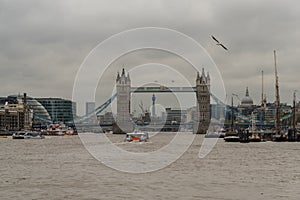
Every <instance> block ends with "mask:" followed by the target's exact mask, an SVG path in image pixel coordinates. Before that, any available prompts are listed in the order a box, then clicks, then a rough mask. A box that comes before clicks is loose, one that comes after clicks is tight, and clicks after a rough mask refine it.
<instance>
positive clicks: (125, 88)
mask: <svg viewBox="0 0 300 200" xmlns="http://www.w3.org/2000/svg"><path fill="white" fill-rule="evenodd" d="M116 87H117V119H116V123H115V124H114V125H113V133H128V132H132V131H133V128H134V127H133V124H132V122H131V117H130V101H131V94H130V89H131V80H130V77H129V73H128V74H127V76H126V74H125V69H124V68H123V70H122V74H121V75H120V74H119V73H118V75H117V79H116Z"/></svg>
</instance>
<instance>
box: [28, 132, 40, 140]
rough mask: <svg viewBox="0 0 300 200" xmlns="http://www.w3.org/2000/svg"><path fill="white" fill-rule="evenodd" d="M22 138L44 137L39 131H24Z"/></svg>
mask: <svg viewBox="0 0 300 200" xmlns="http://www.w3.org/2000/svg"><path fill="white" fill-rule="evenodd" d="M23 136H24V139H44V138H45V136H44V135H42V134H41V133H40V132H26V133H25V134H24V135H23Z"/></svg>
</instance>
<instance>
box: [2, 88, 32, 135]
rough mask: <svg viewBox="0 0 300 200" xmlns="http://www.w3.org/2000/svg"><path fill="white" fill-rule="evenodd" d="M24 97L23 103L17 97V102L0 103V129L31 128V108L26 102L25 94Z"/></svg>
mask: <svg viewBox="0 0 300 200" xmlns="http://www.w3.org/2000/svg"><path fill="white" fill-rule="evenodd" d="M24 98H25V102H24V103H23V101H22V98H18V99H17V102H14V103H13V102H10V103H8V102H6V103H5V104H4V105H0V130H4V131H19V130H23V129H25V130H28V129H30V128H31V126H32V110H31V109H29V107H28V106H27V104H26V94H24Z"/></svg>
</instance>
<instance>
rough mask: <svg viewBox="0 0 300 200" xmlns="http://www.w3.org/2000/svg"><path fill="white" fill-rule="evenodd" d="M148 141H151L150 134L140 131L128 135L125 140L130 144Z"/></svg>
mask: <svg viewBox="0 0 300 200" xmlns="http://www.w3.org/2000/svg"><path fill="white" fill-rule="evenodd" d="M148 139H149V136H148V133H147V132H143V131H139V130H135V131H134V132H132V133H126V138H125V140H126V141H128V142H131V141H138V142H147V140H148Z"/></svg>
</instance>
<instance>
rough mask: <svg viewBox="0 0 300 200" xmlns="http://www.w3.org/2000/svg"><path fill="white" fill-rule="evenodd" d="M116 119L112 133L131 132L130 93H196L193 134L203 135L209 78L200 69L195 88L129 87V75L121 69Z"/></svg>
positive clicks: (208, 109)
mask: <svg viewBox="0 0 300 200" xmlns="http://www.w3.org/2000/svg"><path fill="white" fill-rule="evenodd" d="M116 88H117V93H116V97H117V118H116V124H114V126H113V132H114V133H125V132H131V131H133V129H134V124H133V123H132V122H131V118H130V103H131V93H159V92H160V93H175V92H185V93H191V92H193V93H196V97H197V101H196V104H197V105H196V106H197V114H196V116H195V123H194V125H193V132H194V133H201V134H205V133H206V131H207V129H208V127H209V124H210V76H209V74H208V73H207V74H205V72H204V68H203V69H202V73H201V76H200V74H199V72H197V77H196V86H195V87H165V86H158V87H131V79H130V76H129V73H127V75H126V73H125V69H124V68H123V70H122V72H121V74H120V73H118V74H117V78H116Z"/></svg>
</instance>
